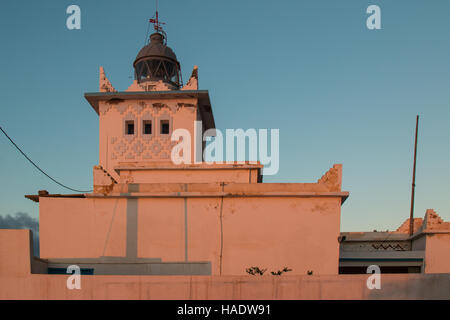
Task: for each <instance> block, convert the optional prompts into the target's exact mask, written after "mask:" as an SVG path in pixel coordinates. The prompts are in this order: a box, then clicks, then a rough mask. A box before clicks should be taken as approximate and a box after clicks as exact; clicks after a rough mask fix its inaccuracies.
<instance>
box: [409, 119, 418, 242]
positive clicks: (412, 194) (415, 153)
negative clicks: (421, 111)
mask: <svg viewBox="0 0 450 320" xmlns="http://www.w3.org/2000/svg"><path fill="white" fill-rule="evenodd" d="M418 131H419V115H417V118H416V139H415V142H414V165H413V176H412V189H411V212H410V214H409V235H410V236H412V235H413V233H414V191H415V188H416V160H417V133H418Z"/></svg>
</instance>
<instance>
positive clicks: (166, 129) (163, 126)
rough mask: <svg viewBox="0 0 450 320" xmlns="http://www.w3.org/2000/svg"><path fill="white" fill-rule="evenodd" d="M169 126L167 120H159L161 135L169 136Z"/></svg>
mask: <svg viewBox="0 0 450 320" xmlns="http://www.w3.org/2000/svg"><path fill="white" fill-rule="evenodd" d="M169 131H170V125H169V120H161V134H169Z"/></svg>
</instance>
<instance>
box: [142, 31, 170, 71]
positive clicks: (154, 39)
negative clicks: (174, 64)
mask: <svg viewBox="0 0 450 320" xmlns="http://www.w3.org/2000/svg"><path fill="white" fill-rule="evenodd" d="M163 40H164V37H163V35H162V34H160V33H154V34H152V35H151V36H150V43H149V44H147V45H146V46H145V47H143V48H142V49H141V51H139V53H138V55H137V57H136V60H135V62H134V64H135V65H136V62H137V61H138V60H139V59H141V58H145V57H152V56H153V57H154V56H157V57H165V58H168V59H171V60H175V61H177V56H176V55H175V53H174V52H173V51H172V49H170V48H169V47H168V46H166V45H165V44H164V42H163Z"/></svg>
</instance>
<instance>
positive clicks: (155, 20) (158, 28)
mask: <svg viewBox="0 0 450 320" xmlns="http://www.w3.org/2000/svg"><path fill="white" fill-rule="evenodd" d="M149 22H150V23H153V29H155V31H156V32H158V33H161V34H162V35H163V36H164V42H167V34H166V33H165V32H164V30H163V28H162V25H163V24H166V23H165V22H161V21H159V15H158V0H156V13H155V15H154V16H153V17H152V18H151V19H150V20H149Z"/></svg>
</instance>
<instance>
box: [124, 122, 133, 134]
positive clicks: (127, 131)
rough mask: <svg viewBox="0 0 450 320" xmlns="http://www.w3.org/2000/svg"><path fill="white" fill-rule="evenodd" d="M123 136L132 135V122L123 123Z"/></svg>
mask: <svg viewBox="0 0 450 320" xmlns="http://www.w3.org/2000/svg"><path fill="white" fill-rule="evenodd" d="M125 134H134V121H133V120H129V121H125Z"/></svg>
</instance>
